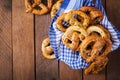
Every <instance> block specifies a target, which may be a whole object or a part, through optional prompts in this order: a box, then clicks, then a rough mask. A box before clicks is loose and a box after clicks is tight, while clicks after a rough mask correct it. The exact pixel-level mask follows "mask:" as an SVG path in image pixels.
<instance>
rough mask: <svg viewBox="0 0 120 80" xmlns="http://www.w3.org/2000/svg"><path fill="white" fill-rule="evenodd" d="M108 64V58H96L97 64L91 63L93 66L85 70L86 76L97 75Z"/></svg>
mask: <svg viewBox="0 0 120 80" xmlns="http://www.w3.org/2000/svg"><path fill="white" fill-rule="evenodd" d="M107 63H108V58H107V57H106V56H99V57H97V58H96V60H95V62H93V63H91V65H90V66H89V67H87V68H86V69H85V74H89V73H93V74H97V73H98V72H99V71H101V70H102V69H103V68H105V66H106V65H107Z"/></svg>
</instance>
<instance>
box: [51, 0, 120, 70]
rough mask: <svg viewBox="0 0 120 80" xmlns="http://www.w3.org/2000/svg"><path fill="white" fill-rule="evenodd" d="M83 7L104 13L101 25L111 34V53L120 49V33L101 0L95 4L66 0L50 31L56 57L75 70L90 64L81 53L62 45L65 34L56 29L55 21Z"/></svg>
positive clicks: (88, 0) (87, 1) (83, 0)
mask: <svg viewBox="0 0 120 80" xmlns="http://www.w3.org/2000/svg"><path fill="white" fill-rule="evenodd" d="M82 6H94V7H97V8H98V9H100V10H101V11H102V12H103V13H104V19H103V20H102V22H101V23H100V24H102V25H104V26H105V27H106V28H107V29H108V30H109V32H110V33H111V36H112V42H113V43H112V49H111V51H113V50H116V49H118V48H120V32H119V31H118V30H117V29H116V28H115V26H114V25H112V23H111V22H110V21H109V20H108V18H107V16H106V13H105V10H104V8H103V6H102V4H101V0H96V3H95V4H93V3H92V0H64V2H63V3H62V5H61V8H60V9H59V11H58V12H57V13H56V15H55V17H54V19H53V20H52V23H51V26H50V31H49V36H50V44H51V45H52V47H53V49H54V53H55V55H56V58H57V60H61V61H63V62H65V63H66V64H67V65H69V66H70V67H71V68H73V69H83V68H86V67H87V66H88V65H89V63H87V62H85V60H84V59H83V58H82V57H81V55H80V54H79V52H74V51H71V50H70V49H69V48H67V47H66V46H65V45H64V44H63V43H62V41H61V36H62V34H63V32H61V31H59V30H58V29H57V28H56V22H55V21H56V19H57V17H58V16H59V15H60V14H62V13H65V12H68V11H71V10H76V9H79V8H80V7H82Z"/></svg>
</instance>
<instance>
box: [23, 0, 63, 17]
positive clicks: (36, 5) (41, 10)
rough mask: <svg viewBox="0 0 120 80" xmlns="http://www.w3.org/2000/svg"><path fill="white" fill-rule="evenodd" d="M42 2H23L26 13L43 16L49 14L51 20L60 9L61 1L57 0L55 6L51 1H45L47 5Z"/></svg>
mask: <svg viewBox="0 0 120 80" xmlns="http://www.w3.org/2000/svg"><path fill="white" fill-rule="evenodd" d="M43 2H45V1H44V0H25V7H26V12H27V13H33V14H37V15H43V14H46V13H48V12H50V15H51V17H52V18H53V17H54V15H55V14H56V12H57V11H58V9H59V8H60V6H61V4H62V2H63V0H58V1H57V2H56V3H55V4H53V3H54V1H53V0H47V5H46V4H44V3H43Z"/></svg>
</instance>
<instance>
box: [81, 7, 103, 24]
mask: <svg viewBox="0 0 120 80" xmlns="http://www.w3.org/2000/svg"><path fill="white" fill-rule="evenodd" d="M80 10H81V11H83V12H84V13H86V14H87V15H88V16H89V17H90V19H91V20H90V24H97V23H99V22H100V21H102V20H103V16H104V15H103V13H102V12H101V11H100V10H99V9H97V8H95V7H92V6H84V7H81V8H80Z"/></svg>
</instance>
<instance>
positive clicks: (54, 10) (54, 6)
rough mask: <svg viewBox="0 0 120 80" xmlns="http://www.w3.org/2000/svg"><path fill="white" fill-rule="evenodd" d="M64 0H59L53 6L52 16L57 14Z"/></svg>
mask: <svg viewBox="0 0 120 80" xmlns="http://www.w3.org/2000/svg"><path fill="white" fill-rule="evenodd" d="M63 1H64V0H58V1H57V2H56V3H55V4H54V5H53V6H52V9H51V12H50V15H51V17H52V18H53V17H54V16H55V14H56V12H57V11H58V10H59V8H60V6H61V4H62V2H63Z"/></svg>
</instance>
